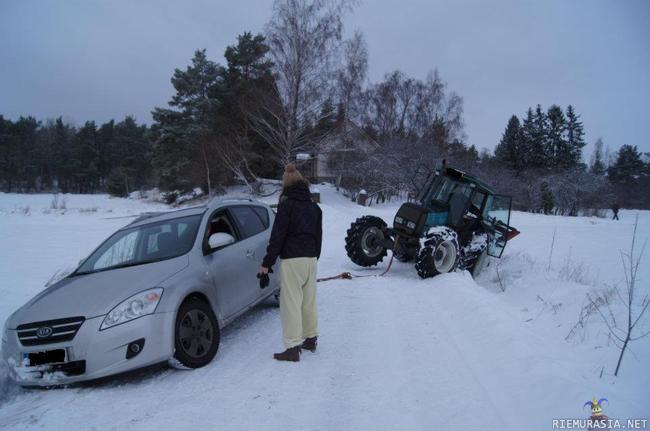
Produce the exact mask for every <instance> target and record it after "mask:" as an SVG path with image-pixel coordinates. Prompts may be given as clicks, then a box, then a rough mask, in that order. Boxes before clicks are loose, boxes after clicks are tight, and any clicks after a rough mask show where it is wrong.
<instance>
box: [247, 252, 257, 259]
mask: <svg viewBox="0 0 650 431" xmlns="http://www.w3.org/2000/svg"><path fill="white" fill-rule="evenodd" d="M246 257H247V258H249V259H252V258H254V257H255V251H254V250H246Z"/></svg>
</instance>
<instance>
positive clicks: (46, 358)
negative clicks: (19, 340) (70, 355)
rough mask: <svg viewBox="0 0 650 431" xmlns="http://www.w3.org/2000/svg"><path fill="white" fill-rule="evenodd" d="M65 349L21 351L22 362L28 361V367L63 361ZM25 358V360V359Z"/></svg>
mask: <svg viewBox="0 0 650 431" xmlns="http://www.w3.org/2000/svg"><path fill="white" fill-rule="evenodd" d="M65 356H66V355H65V349H55V350H46V351H44V352H31V353H23V363H25V362H27V361H29V366H30V367H36V366H38V365H47V364H60V363H63V362H65ZM25 360H27V361H25Z"/></svg>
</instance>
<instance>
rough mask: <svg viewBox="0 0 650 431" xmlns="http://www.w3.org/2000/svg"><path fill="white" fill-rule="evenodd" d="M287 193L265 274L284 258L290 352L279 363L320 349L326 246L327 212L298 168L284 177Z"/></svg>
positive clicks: (283, 312) (283, 311)
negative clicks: (320, 271) (320, 269)
mask: <svg viewBox="0 0 650 431" xmlns="http://www.w3.org/2000/svg"><path fill="white" fill-rule="evenodd" d="M282 187H283V190H282V194H281V195H280V203H279V204H278V212H277V214H276V216H275V221H274V222H273V229H272V231H271V239H270V240H269V246H268V247H267V249H266V256H264V260H263V261H262V266H261V267H260V269H259V274H260V276H263V275H264V274H267V273H268V272H269V269H270V268H271V267H272V266H273V264H275V261H276V259H277V258H278V256H279V257H280V319H281V321H282V336H283V341H284V347H285V348H286V350H285V351H284V352H282V353H276V354H274V355H273V357H274V358H275V359H277V360H278V361H292V362H297V361H299V360H300V353H301V349H305V350H309V351H311V352H315V351H316V340H317V337H318V316H317V313H316V260H317V259H318V258H319V257H320V252H321V242H322V232H323V229H322V218H323V217H322V212H321V210H320V208H319V207H318V205H317V204H315V203H314V202H313V201H312V199H311V194H310V193H309V183H308V182H307V181H306V180H305V179H304V178H303V176H302V175H301V174H300V172H299V171H298V170H297V169H296V167H295V166H294V165H293V164H289V165H287V167H286V168H285V170H284V174H283V175H282Z"/></svg>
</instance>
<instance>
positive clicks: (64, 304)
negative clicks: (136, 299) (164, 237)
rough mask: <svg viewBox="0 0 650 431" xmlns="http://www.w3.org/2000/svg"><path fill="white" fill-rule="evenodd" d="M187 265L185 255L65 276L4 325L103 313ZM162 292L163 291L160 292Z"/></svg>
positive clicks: (89, 316)
mask: <svg viewBox="0 0 650 431" xmlns="http://www.w3.org/2000/svg"><path fill="white" fill-rule="evenodd" d="M188 265H189V258H188V256H180V257H176V258H173V259H169V260H163V261H160V262H153V263H147V264H143V265H137V266H131V267H127V268H117V269H112V270H108V271H100V272H95V273H92V274H85V275H77V276H73V277H66V278H64V279H63V280H61V281H59V282H57V283H55V284H53V285H52V286H50V287H48V288H47V289H45V290H43V291H42V292H41V293H39V294H38V295H36V296H35V297H34V298H32V299H31V300H30V301H29V302H28V303H27V304H25V305H23V306H22V307H21V308H19V309H18V310H17V311H16V312H15V313H14V314H12V315H11V316H10V317H9V320H8V321H7V325H6V327H7V329H16V327H17V326H18V325H22V324H25V323H30V322H39V321H43V320H52V319H60V318H65V317H75V316H84V317H85V318H86V319H90V318H92V317H97V316H102V315H104V314H107V313H108V312H109V311H111V310H112V309H113V307H115V306H116V305H118V304H119V303H120V302H122V301H124V300H125V299H127V298H128V297H130V296H131V295H134V294H136V293H138V292H141V291H143V290H146V289H150V288H153V287H160V285H161V283H163V282H164V281H165V280H167V279H168V278H170V277H171V276H173V275H174V274H176V273H178V272H179V271H182V270H183V269H184V268H186V267H187V266H188ZM163 294H164V293H163Z"/></svg>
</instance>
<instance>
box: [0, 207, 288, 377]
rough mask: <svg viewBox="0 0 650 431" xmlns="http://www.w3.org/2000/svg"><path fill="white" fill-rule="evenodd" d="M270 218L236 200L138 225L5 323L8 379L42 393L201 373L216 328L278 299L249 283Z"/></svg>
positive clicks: (274, 287)
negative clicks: (168, 368) (156, 367)
mask: <svg viewBox="0 0 650 431" xmlns="http://www.w3.org/2000/svg"><path fill="white" fill-rule="evenodd" d="M273 218H274V213H273V211H272V210H271V209H270V208H269V207H268V206H267V205H265V204H262V203H259V202H255V201H251V200H244V199H237V200H220V201H213V202H211V203H209V204H208V205H206V206H203V207H196V208H189V209H183V210H178V211H172V212H167V213H157V214H148V215H143V216H141V217H139V218H138V219H136V220H135V221H134V222H133V223H131V224H129V225H128V226H126V227H124V228H122V229H120V230H119V231H117V232H116V233H115V234H113V235H112V236H111V237H109V238H108V239H107V240H106V241H105V242H104V243H103V244H101V245H100V246H99V247H98V248H97V249H96V250H95V251H94V252H92V253H91V254H90V256H88V257H87V258H86V259H84V260H83V261H82V262H81V263H80V265H79V267H78V268H77V269H76V270H75V271H74V272H73V273H72V274H70V275H69V276H67V277H66V278H64V279H62V280H61V281H59V282H57V283H56V284H54V285H52V286H50V287H48V288H47V289H45V290H44V291H42V292H41V293H39V294H38V295H36V296H35V297H34V298H32V299H31V300H30V301H29V302H28V303H27V304H25V305H24V306H22V307H21V308H20V309H18V310H17V311H16V312H15V313H13V314H12V315H11V316H10V317H9V319H8V320H7V322H6V323H5V328H4V330H3V332H2V356H3V360H4V361H5V362H6V363H7V365H8V367H9V374H10V376H11V378H12V379H13V380H14V381H16V382H18V383H19V384H21V385H23V386H50V385H60V384H67V383H73V382H78V381H85V380H92V379H96V378H100V377H105V376H109V375H113V374H118V373H122V372H125V371H131V370H134V369H138V368H141V367H147V366H149V365H153V364H156V363H161V362H165V361H168V360H170V359H171V360H175V361H177V363H180V364H182V365H183V366H185V367H190V368H198V367H202V366H204V365H206V364H207V363H209V362H210V361H211V360H212V358H214V356H215V354H216V353H217V349H218V347H219V330H220V328H223V327H224V326H226V325H227V324H228V323H230V322H232V321H233V320H234V319H236V318H237V317H238V316H239V315H241V314H242V313H244V312H246V311H247V310H248V309H250V308H251V307H253V306H254V305H255V304H257V303H259V302H261V301H263V300H265V299H266V298H268V297H270V296H272V295H276V296H277V295H278V293H279V290H278V289H279V286H278V284H277V282H276V280H275V279H273V278H271V284H270V286H269V287H267V288H266V289H264V290H262V289H260V287H259V282H258V280H257V278H256V274H257V269H258V268H259V265H260V262H261V260H262V258H263V256H264V253H265V251H266V244H267V243H268V239H269V236H270V231H271V229H270V227H271V225H272V224H273ZM80 234H82V233H80Z"/></svg>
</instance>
